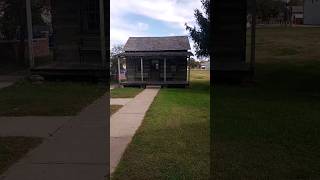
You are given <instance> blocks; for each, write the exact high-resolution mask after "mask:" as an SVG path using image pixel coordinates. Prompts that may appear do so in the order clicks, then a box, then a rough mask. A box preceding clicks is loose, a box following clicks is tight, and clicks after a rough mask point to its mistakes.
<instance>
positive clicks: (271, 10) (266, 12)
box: [257, 0, 286, 21]
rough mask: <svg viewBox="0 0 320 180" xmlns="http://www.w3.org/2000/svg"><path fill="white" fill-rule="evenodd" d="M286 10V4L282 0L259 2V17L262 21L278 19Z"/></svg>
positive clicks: (259, 0) (262, 0)
mask: <svg viewBox="0 0 320 180" xmlns="http://www.w3.org/2000/svg"><path fill="white" fill-rule="evenodd" d="M285 8H286V5H285V2H284V1H282V0H257V16H258V17H259V18H260V19H261V20H262V21H269V20H270V18H275V17H278V16H279V15H280V14H281V13H285Z"/></svg>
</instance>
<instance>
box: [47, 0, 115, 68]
mask: <svg viewBox="0 0 320 180" xmlns="http://www.w3.org/2000/svg"><path fill="white" fill-rule="evenodd" d="M89 1H90V0H81V1H79V0H68V1H65V0H54V1H52V3H51V6H52V19H53V31H54V58H55V60H56V61H59V62H64V63H75V62H78V63H80V62H81V63H89V64H90V63H93V64H99V63H101V62H102V61H101V53H100V52H99V51H100V48H101V44H100V33H99V29H98V30H97V31H95V32H92V31H90V32H89V31H88V30H87V19H86V18H85V17H84V16H85V14H86V13H84V11H85V9H86V4H87V3H88V2H89ZM95 1H97V2H98V0H95ZM98 4H99V3H98ZM106 7H108V3H105V8H106ZM107 9H108V8H107ZM108 19H109V17H107V15H106V21H107V22H106V29H108V28H109V27H108V22H109V20H108ZM106 42H109V35H107V36H106ZM106 44H108V43H106ZM80 49H85V51H84V53H81V54H82V56H81V57H80V51H79V50H80Z"/></svg>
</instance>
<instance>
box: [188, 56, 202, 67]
mask: <svg viewBox="0 0 320 180" xmlns="http://www.w3.org/2000/svg"><path fill="white" fill-rule="evenodd" d="M190 67H191V68H192V69H195V68H200V67H201V63H200V62H199V61H196V60H195V59H194V58H190Z"/></svg>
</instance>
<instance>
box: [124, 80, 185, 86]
mask: <svg viewBox="0 0 320 180" xmlns="http://www.w3.org/2000/svg"><path fill="white" fill-rule="evenodd" d="M121 85H124V86H146V85H161V86H163V85H183V86H186V85H189V82H188V81H166V82H164V81H125V82H121Z"/></svg>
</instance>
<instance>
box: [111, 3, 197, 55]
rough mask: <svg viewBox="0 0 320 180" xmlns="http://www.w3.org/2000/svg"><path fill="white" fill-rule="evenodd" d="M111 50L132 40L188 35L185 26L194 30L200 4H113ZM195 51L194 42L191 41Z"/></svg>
mask: <svg viewBox="0 0 320 180" xmlns="http://www.w3.org/2000/svg"><path fill="white" fill-rule="evenodd" d="M110 6H111V8H110V9H111V12H110V13H111V19H110V34H111V39H110V41H111V42H110V46H111V47H113V46H114V45H120V44H125V43H126V41H127V40H128V38H129V37H131V36H138V37H139V36H144V37H145V36H183V35H188V32H187V31H186V30H185V23H187V24H188V25H191V26H195V25H196V23H195V17H194V10H195V9H201V2H200V0H111V1H110ZM189 40H190V44H191V47H192V51H193V52H194V49H193V42H192V39H191V38H189Z"/></svg>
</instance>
